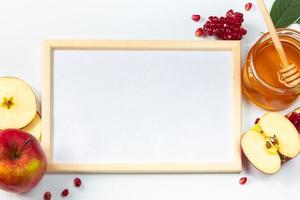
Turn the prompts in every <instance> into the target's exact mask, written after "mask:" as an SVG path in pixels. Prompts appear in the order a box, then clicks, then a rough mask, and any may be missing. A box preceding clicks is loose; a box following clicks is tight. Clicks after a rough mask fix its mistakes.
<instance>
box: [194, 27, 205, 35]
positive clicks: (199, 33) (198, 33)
mask: <svg viewBox="0 0 300 200" xmlns="http://www.w3.org/2000/svg"><path fill="white" fill-rule="evenodd" d="M203 34H204V31H203V29H202V28H198V29H197V30H196V32H195V35H196V36H197V37H201V36H203Z"/></svg>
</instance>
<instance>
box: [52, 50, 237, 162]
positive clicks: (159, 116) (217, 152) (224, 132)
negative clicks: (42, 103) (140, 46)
mask: <svg viewBox="0 0 300 200" xmlns="http://www.w3.org/2000/svg"><path fill="white" fill-rule="evenodd" d="M232 56H233V54H232V53H231V51H228V50H227V51H116V50H113V51H101V50H99V51H68V50H62V51H55V52H54V59H53V60H54V61H53V63H54V67H53V68H54V70H53V77H54V80H53V91H54V92H53V93H54V95H53V111H54V112H53V113H54V114H53V115H54V119H53V160H54V162H58V163H86V162H87V163H104V164H109V163H140V164H141V163H142V164H145V163H148V164H151V163H185V164H188V163H194V164H198V163H211V162H212V163H218V164H220V165H222V164H223V163H235V162H236V161H235V160H234V158H235V152H234V150H235V149H236V147H234V146H233V145H234V143H235V142H234V141H235V139H236V138H235V137H236V134H235V133H236V132H235V131H233V128H234V127H232V126H233V121H232V120H233V117H234V115H233V114H232V110H233V108H232V103H231V102H232V94H233V92H232V91H233V89H232V87H233V84H232V83H233V80H232V77H233V76H232V74H233V68H232ZM216 74H217V76H218V78H217V79H213V81H212V80H211V77H214V76H216ZM220 87H222V90H220ZM220 96H222V100H223V101H222V102H220V100H219V97H220ZM217 104H219V106H216V105H217ZM70 116H72V117H70ZM212 119H213V120H212ZM216 121H218V126H216ZM65 138H72V142H68V141H66V139H65ZM78 146H80V147H82V148H77V147H78ZM207 149H211V151H210V152H209V153H207V151H206V150H207Z"/></svg>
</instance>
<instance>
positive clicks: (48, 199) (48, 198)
mask: <svg viewBox="0 0 300 200" xmlns="http://www.w3.org/2000/svg"><path fill="white" fill-rule="evenodd" d="M50 199H51V193H50V192H45V194H44V200H50Z"/></svg>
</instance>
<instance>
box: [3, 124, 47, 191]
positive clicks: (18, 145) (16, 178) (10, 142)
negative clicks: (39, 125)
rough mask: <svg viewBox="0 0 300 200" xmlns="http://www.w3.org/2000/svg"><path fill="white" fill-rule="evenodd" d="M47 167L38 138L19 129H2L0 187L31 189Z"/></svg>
mask: <svg viewBox="0 0 300 200" xmlns="http://www.w3.org/2000/svg"><path fill="white" fill-rule="evenodd" d="M46 169H47V158H46V156H45V154H44V152H43V150H42V148H41V146H40V143H39V142H38V140H37V139H36V138H35V137H34V136H32V135H30V134H29V133H27V132H24V131H22V130H17V129H6V130H2V131H0V188H1V189H3V190H5V191H8V192H15V193H24V192H28V191H30V190H31V189H32V188H33V187H34V186H36V185H37V184H38V183H39V182H40V180H41V179H42V177H43V176H44V174H45V172H46Z"/></svg>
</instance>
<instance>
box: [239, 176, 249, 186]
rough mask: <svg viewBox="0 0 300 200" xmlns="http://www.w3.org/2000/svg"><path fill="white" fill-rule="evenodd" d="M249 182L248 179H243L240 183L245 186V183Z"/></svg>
mask: <svg viewBox="0 0 300 200" xmlns="http://www.w3.org/2000/svg"><path fill="white" fill-rule="evenodd" d="M247 180H248V179H247V177H242V178H240V181H239V182H240V184H241V185H245V183H246V182H247Z"/></svg>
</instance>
